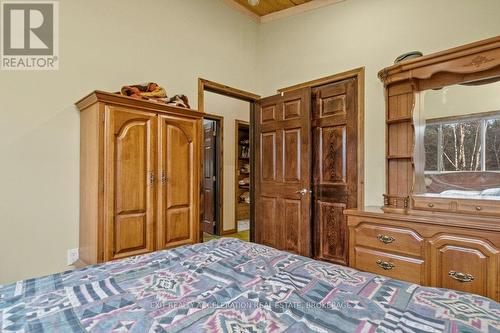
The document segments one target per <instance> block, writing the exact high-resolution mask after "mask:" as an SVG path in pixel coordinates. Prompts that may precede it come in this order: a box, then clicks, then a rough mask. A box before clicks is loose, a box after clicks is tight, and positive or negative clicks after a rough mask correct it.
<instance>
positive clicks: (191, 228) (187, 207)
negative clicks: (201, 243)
mask: <svg viewBox="0 0 500 333" xmlns="http://www.w3.org/2000/svg"><path fill="white" fill-rule="evenodd" d="M198 128H199V127H198V126H197V124H196V121H194V120H193V121H191V120H186V119H180V118H177V117H173V116H160V132H159V133H160V134H159V135H160V140H159V142H160V150H159V151H160V154H161V156H160V165H159V168H160V170H161V175H162V176H161V178H162V179H161V183H160V193H161V195H160V203H159V225H158V237H157V240H158V248H159V249H164V248H167V247H174V246H179V245H183V244H189V243H193V242H195V240H196V239H197V237H196V232H197V231H196V230H198V228H197V225H198V224H199V216H197V214H198V213H197V212H198V210H197V209H195V206H196V205H197V204H198V202H199V201H197V200H196V199H195V196H196V197H200V195H199V192H198V190H197V189H199V187H198V184H196V183H195V181H194V180H195V179H196V176H195V172H197V171H196V170H199V169H198V167H197V166H196V165H194V161H195V154H196V151H197V150H196V149H199V148H198V147H199V146H198V147H196V146H195V142H196V141H195V140H196V139H197V137H196V133H197V130H198Z"/></svg>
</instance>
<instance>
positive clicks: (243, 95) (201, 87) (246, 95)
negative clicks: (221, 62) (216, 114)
mask: <svg viewBox="0 0 500 333" xmlns="http://www.w3.org/2000/svg"><path fill="white" fill-rule="evenodd" d="M205 91H209V92H213V93H216V94H220V95H226V96H229V97H233V98H236V99H240V100H244V101H248V102H255V101H258V100H259V99H260V96H259V95H256V94H254V93H251V92H248V91H244V90H240V89H236V88H232V87H229V86H226V85H224V84H220V83H217V82H213V81H209V80H205V79H202V78H198V111H200V112H205Z"/></svg>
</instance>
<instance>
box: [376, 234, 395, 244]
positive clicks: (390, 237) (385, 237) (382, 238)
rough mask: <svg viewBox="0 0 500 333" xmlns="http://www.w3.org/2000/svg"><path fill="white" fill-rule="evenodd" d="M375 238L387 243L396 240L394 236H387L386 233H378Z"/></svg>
mask: <svg viewBox="0 0 500 333" xmlns="http://www.w3.org/2000/svg"><path fill="white" fill-rule="evenodd" d="M377 239H378V240H379V241H381V242H382V243H384V244H389V243H392V242H394V241H395V240H396V238H394V237H392V236H387V235H378V236H377Z"/></svg>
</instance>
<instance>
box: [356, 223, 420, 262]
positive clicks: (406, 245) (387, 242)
mask: <svg viewBox="0 0 500 333" xmlns="http://www.w3.org/2000/svg"><path fill="white" fill-rule="evenodd" d="M355 237H356V238H355V239H356V244H355V246H356V245H361V246H365V247H371V248H376V249H381V250H384V251H391V252H398V253H402V254H408V255H413V256H417V257H418V256H421V255H422V246H423V243H424V240H423V239H422V237H420V235H419V234H418V233H417V232H415V231H414V230H411V229H406V228H395V227H390V226H384V225H380V224H368V223H361V224H359V225H358V226H357V227H356V229H355Z"/></svg>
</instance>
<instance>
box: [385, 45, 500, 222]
mask: <svg viewBox="0 0 500 333" xmlns="http://www.w3.org/2000/svg"><path fill="white" fill-rule="evenodd" d="M499 77H500V36H497V37H493V38H489V39H486V40H482V41H478V42H475V43H471V44H467V45H464V46H460V47H456V48H452V49H449V50H445V51H442V52H437V53H434V54H430V55H427V56H423V57H420V58H415V59H411V60H407V61H403V62H401V63H398V64H396V65H394V66H391V67H387V68H384V69H383V70H381V71H380V72H379V78H380V80H381V81H382V82H383V83H384V86H385V88H386V108H387V112H386V120H387V121H386V122H387V130H386V136H387V135H389V126H390V125H391V123H392V122H393V121H391V120H390V119H388V118H389V113H390V112H391V110H390V105H389V97H390V96H391V90H395V89H399V88H400V87H402V86H408V87H409V88H407V89H408V91H409V92H408V93H407V96H408V98H409V99H410V98H411V99H412V100H411V102H410V103H411V107H410V113H411V114H410V116H409V122H410V123H411V130H410V129H409V130H408V131H412V133H407V134H408V136H409V137H411V138H412V140H413V142H412V143H411V149H410V151H409V152H408V153H409V154H408V156H410V157H411V158H410V159H409V160H410V161H411V162H410V165H411V173H412V175H411V176H408V177H394V175H392V174H391V170H390V168H389V163H390V158H391V156H390V155H389V151H390V148H389V144H390V143H389V142H390V139H389V138H388V139H387V140H386V142H387V143H386V144H387V149H386V155H387V160H386V179H387V184H386V193H385V194H384V207H383V208H384V210H385V211H388V212H401V213H409V212H412V211H442V212H452V213H467V214H475V215H477V214H479V215H483V214H484V215H499V216H500V201H498V200H482V199H480V200H478V199H461V198H436V197H428V196H425V195H422V194H416V193H421V192H423V191H422V189H421V188H418V186H419V184H424V183H423V182H422V181H421V180H422V179H421V177H423V169H424V164H425V160H424V159H422V158H420V157H421V156H422V154H424V153H425V152H424V147H423V145H417V144H416V142H418V140H419V138H420V137H421V136H423V130H424V129H425V127H424V126H423V124H422V121H423V120H422V115H421V113H422V109H421V107H422V95H423V94H421V93H420V92H422V91H425V90H429V89H438V88H442V87H445V86H451V85H454V84H463V83H471V82H476V81H482V80H484V81H488V80H492V79H495V78H499ZM424 157H425V156H424ZM391 177H392V178H391ZM419 177H420V178H419ZM394 179H395V180H394ZM418 180H420V182H419V181H418ZM389 181H391V182H397V183H396V184H395V185H394V184H389ZM478 201H480V202H478ZM490 201H491V202H490ZM484 205H485V207H487V208H483V206H484ZM464 207H466V208H464Z"/></svg>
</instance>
